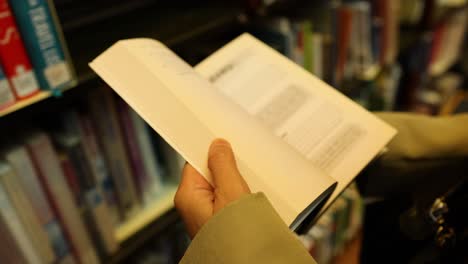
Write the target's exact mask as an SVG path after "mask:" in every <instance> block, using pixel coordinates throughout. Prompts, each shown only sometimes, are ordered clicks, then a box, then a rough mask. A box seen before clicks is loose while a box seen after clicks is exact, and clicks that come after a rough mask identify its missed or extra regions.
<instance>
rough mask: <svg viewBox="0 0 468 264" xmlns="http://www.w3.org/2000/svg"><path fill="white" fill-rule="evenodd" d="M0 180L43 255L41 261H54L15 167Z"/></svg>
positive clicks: (47, 241)
mask: <svg viewBox="0 0 468 264" xmlns="http://www.w3.org/2000/svg"><path fill="white" fill-rule="evenodd" d="M0 182H1V183H2V184H3V187H4V188H5V190H6V192H7V194H8V195H9V198H10V201H11V203H12V205H13V206H14V208H15V210H16V213H17V215H18V217H19V219H20V221H21V223H22V224H23V226H24V229H25V231H26V233H27V234H28V236H29V237H30V238H31V242H32V243H33V245H34V247H35V249H36V251H37V252H38V254H39V256H40V257H41V262H44V263H52V262H53V261H54V260H55V254H54V252H53V250H52V245H51V243H50V241H49V239H48V237H47V233H46V232H45V229H44V228H42V226H41V223H40V221H39V218H38V216H37V215H36V214H35V212H34V208H33V207H32V205H31V203H30V202H29V200H28V198H27V197H26V194H25V192H24V189H22V188H21V185H20V183H19V180H18V176H17V175H16V174H15V172H14V169H13V168H11V167H10V173H7V174H5V175H2V176H1V177H0Z"/></svg>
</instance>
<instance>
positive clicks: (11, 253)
mask: <svg viewBox="0 0 468 264" xmlns="http://www.w3.org/2000/svg"><path fill="white" fill-rule="evenodd" d="M0 237H1V239H2V246H1V247H0V259H1V260H2V261H4V262H5V263H26V261H27V260H26V258H25V256H24V254H23V253H22V251H21V249H20V247H19V245H18V244H17V243H16V240H15V234H14V233H13V232H11V230H10V229H9V227H8V225H7V224H6V222H5V220H4V219H3V217H0Z"/></svg>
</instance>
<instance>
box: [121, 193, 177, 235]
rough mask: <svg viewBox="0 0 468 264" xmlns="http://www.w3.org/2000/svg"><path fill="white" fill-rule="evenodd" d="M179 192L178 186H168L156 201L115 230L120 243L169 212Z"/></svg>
mask: <svg viewBox="0 0 468 264" xmlns="http://www.w3.org/2000/svg"><path fill="white" fill-rule="evenodd" d="M176 191H177V187H176V186H172V185H170V186H167V187H165V190H164V191H163V193H162V194H161V195H160V196H159V197H157V198H155V200H154V201H153V202H152V203H151V204H149V205H147V206H145V207H144V208H142V210H141V211H140V212H139V213H138V214H136V215H135V216H134V217H132V218H131V219H129V220H128V221H126V222H125V223H122V224H121V225H120V226H119V227H117V229H116V230H115V237H116V239H117V241H118V242H119V243H122V242H124V241H125V240H127V239H128V238H130V237H131V236H133V235H134V234H136V233H137V232H138V231H140V230H141V229H143V228H144V227H146V226H147V225H148V224H150V223H151V222H153V221H154V220H156V219H157V218H159V217H160V216H162V215H163V214H165V213H166V212H168V211H169V210H170V209H172V208H173V207H174V202H173V200H174V195H175V193H176Z"/></svg>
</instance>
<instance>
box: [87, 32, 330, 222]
mask: <svg viewBox="0 0 468 264" xmlns="http://www.w3.org/2000/svg"><path fill="white" fill-rule="evenodd" d="M90 65H91V67H92V68H93V69H94V70H95V71H96V72H97V73H98V74H99V76H101V77H102V78H103V79H104V80H105V81H106V82H107V83H108V84H109V85H110V86H111V87H112V88H113V89H114V90H115V91H116V92H117V93H118V94H119V95H120V96H121V97H122V98H123V99H124V100H125V101H127V103H128V104H129V105H130V106H132V107H133V108H134V109H135V111H137V112H138V113H139V114H140V115H141V116H142V117H143V118H144V119H145V121H147V122H148V123H149V124H150V125H151V126H152V127H153V128H154V129H155V130H156V131H157V132H158V133H159V134H160V135H161V136H162V137H163V138H164V139H165V140H166V141H167V142H168V143H169V144H170V145H171V146H172V147H174V148H175V149H176V150H177V151H178V152H179V153H180V154H181V155H182V156H183V157H184V158H185V159H186V160H187V161H188V162H189V163H191V164H192V165H193V166H194V167H195V168H196V169H197V170H198V171H200V172H201V173H202V174H203V175H204V176H205V177H206V178H207V179H208V180H211V178H210V175H209V170H208V168H207V152H208V148H209V145H210V143H211V141H212V140H213V139H214V138H216V137H222V138H225V139H227V140H228V141H229V142H230V143H231V145H232V146H233V149H234V152H235V154H236V160H237V162H238V166H239V170H240V172H241V173H242V175H243V176H244V178H245V179H246V181H247V183H248V184H249V186H250V187H251V189H252V191H254V192H255V191H263V192H264V193H265V194H266V195H267V197H268V198H269V199H270V201H271V202H272V204H273V206H274V207H275V209H276V210H277V211H278V213H279V215H280V216H281V217H282V219H283V220H284V221H285V222H286V223H287V224H291V223H292V221H293V220H294V218H295V217H296V216H297V215H298V214H299V213H300V212H301V211H302V210H304V209H305V208H306V207H307V206H308V205H309V204H310V203H311V202H312V201H314V199H315V198H317V197H318V196H319V195H320V194H322V192H323V191H325V190H326V189H327V188H329V187H330V186H331V185H332V184H333V183H334V180H333V179H332V178H330V177H329V176H327V175H326V174H324V173H323V172H322V171H321V170H319V169H316V168H315V167H314V166H313V165H312V164H311V163H310V162H309V161H308V160H307V159H305V158H304V157H303V156H302V155H300V154H299V153H298V152H297V151H295V150H294V149H293V148H291V147H290V146H289V145H288V144H287V143H285V142H283V141H282V140H278V138H277V137H276V136H275V135H274V134H272V133H271V131H270V130H269V129H267V128H265V127H264V126H262V125H261V124H259V122H258V121H256V120H255V118H253V117H252V116H250V115H248V114H246V113H245V112H244V111H243V110H242V108H240V107H239V106H238V105H237V104H235V103H234V102H232V100H230V99H228V98H226V97H225V96H223V95H222V94H221V93H220V92H219V91H218V90H217V89H215V88H214V87H213V86H212V84H211V83H210V82H208V81H207V80H206V79H204V78H203V77H201V76H200V75H199V74H197V73H196V72H195V71H194V70H193V69H192V68H191V67H190V66H189V65H188V64H186V63H185V62H183V61H182V60H181V59H179V58H178V57H177V56H176V55H175V54H174V53H172V52H171V51H170V50H169V49H167V48H166V47H165V46H163V45H162V44H160V43H159V42H157V41H154V40H149V39H132V40H125V41H119V42H118V43H116V44H115V45H114V46H112V47H111V48H109V49H108V50H107V51H105V52H104V53H103V54H101V55H100V56H99V57H98V58H96V59H95V60H94V61H93V62H92V63H91V64H90Z"/></svg>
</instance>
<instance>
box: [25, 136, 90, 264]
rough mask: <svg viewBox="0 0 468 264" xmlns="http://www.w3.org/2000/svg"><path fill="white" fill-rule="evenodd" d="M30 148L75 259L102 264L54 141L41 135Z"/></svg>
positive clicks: (33, 137) (33, 139) (30, 139)
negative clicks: (69, 184)
mask: <svg viewBox="0 0 468 264" xmlns="http://www.w3.org/2000/svg"><path fill="white" fill-rule="evenodd" d="M27 147H28V150H29V152H30V154H31V158H32V161H33V164H34V166H35V168H36V169H37V172H38V176H39V179H40V181H41V183H42V186H43V188H44V190H45V192H46V195H47V196H48V198H49V199H48V200H49V203H50V205H51V206H52V208H54V210H55V211H56V212H57V215H58V217H59V219H60V221H61V223H62V224H63V227H64V231H65V235H66V237H67V239H68V241H69V242H70V245H71V248H72V252H73V253H74V255H75V257H76V258H77V259H78V260H79V261H80V262H82V263H99V259H98V256H97V254H96V251H95V249H94V247H93V244H92V242H91V239H90V235H89V233H88V230H87V229H86V226H85V224H84V223H83V220H82V219H81V215H80V212H79V210H78V206H77V204H76V202H75V200H74V198H73V195H72V192H71V190H70V188H69V187H68V184H67V182H66V177H65V175H64V173H63V170H62V167H61V166H60V161H59V159H58V157H57V154H56V152H55V150H54V148H53V146H52V142H51V140H50V138H49V137H48V136H47V135H46V134H44V133H41V132H37V133H35V134H33V135H31V136H30V137H29V138H28V139H27Z"/></svg>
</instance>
